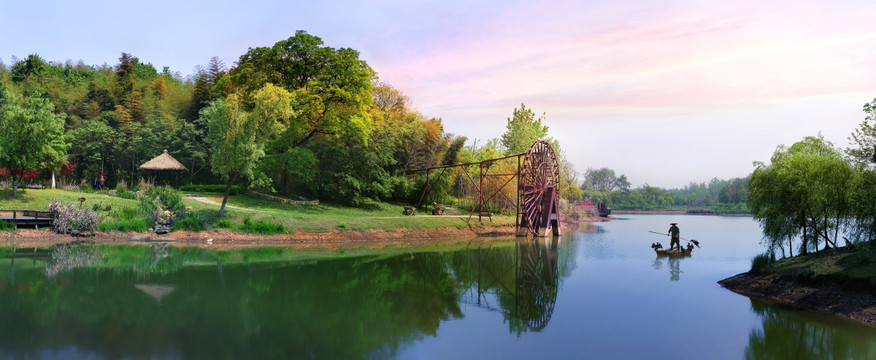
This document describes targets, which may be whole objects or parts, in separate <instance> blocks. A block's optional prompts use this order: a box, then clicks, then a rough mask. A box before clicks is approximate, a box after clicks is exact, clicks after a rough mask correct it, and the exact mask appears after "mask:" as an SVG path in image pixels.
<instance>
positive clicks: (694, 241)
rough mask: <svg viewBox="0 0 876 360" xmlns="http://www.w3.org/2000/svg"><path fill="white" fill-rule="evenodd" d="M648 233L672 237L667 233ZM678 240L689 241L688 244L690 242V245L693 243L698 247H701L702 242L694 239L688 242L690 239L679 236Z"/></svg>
mask: <svg viewBox="0 0 876 360" xmlns="http://www.w3.org/2000/svg"><path fill="white" fill-rule="evenodd" d="M648 232H649V233H654V234H657V235H663V236H671V235H669V234H667V233H662V232H656V231H651V230H648ZM678 238H679V239H681V240H684V241H687V242H689V243H693V244H694V245H696V246H697V247H700V242H699V241H697V240H694V239H690V240H688V239H685V238H683V237H681V236H679V237H678Z"/></svg>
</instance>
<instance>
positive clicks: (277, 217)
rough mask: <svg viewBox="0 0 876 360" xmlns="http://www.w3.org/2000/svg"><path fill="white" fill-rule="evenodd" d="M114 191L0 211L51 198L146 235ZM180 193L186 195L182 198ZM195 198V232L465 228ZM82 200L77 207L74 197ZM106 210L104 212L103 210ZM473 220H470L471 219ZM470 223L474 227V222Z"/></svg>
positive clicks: (397, 215)
mask: <svg viewBox="0 0 876 360" xmlns="http://www.w3.org/2000/svg"><path fill="white" fill-rule="evenodd" d="M115 194H116V193H115V191H100V192H81V191H66V190H60V189H41V190H35V189H26V190H23V191H21V192H20V194H19V195H16V196H12V192H11V191H10V190H0V209H27V210H46V209H47V208H48V206H49V204H50V203H51V202H52V200H55V199H57V200H59V201H61V202H63V203H66V204H76V206H80V207H81V208H84V209H94V210H95V211H96V212H98V214H100V215H101V217H102V223H101V229H100V230H101V231H104V232H107V231H141V232H142V231H147V230H148V227H149V226H151V221H143V219H145V218H146V217H147V216H148V214H146V213H145V212H144V211H141V210H139V209H141V207H142V205H141V203H140V201H138V200H136V199H126V198H121V197H119V196H114V195H115ZM184 195H186V194H184ZM188 195H193V196H198V197H201V200H206V202H205V201H199V200H198V199H194V198H189V197H187V196H183V197H182V202H183V204H184V205H185V207H186V208H187V214H188V218H187V219H183V220H182V221H188V222H191V223H189V224H187V225H186V227H185V229H189V230H194V231H199V230H210V229H218V228H223V229H230V230H233V231H240V232H246V233H255V234H284V233H294V232H296V231H301V232H308V233H321V232H329V231H335V230H338V231H342V232H343V231H365V230H370V229H380V230H393V229H399V228H401V229H440V228H457V229H463V228H467V227H469V226H470V223H469V221H467V214H464V215H466V216H463V217H459V216H431V215H416V216H405V215H403V214H402V212H403V209H404V206H403V205H400V204H388V203H377V202H374V203H369V204H367V205H365V206H363V207H359V208H354V207H346V206H339V205H330V204H319V205H293V204H285V203H279V202H273V201H268V200H264V199H259V198H255V197H251V196H249V195H235V196H231V197H229V199H228V203H227V209H226V214H225V216H224V217H222V218H219V216H218V210H219V205H218V203H221V201H222V198H221V195H219V194H210V193H206V194H205V193H189V194H188ZM80 198H84V199H85V201H84V202H82V203H80V202H79V199H80ZM107 209H109V210H107ZM474 219H476V217H475V218H474ZM473 224H477V221H476V220H474V222H473ZM482 224H484V225H490V226H512V225H513V224H514V217H512V216H506V215H495V216H493V218H492V221H490V220H486V219H485V221H484V222H483V223H482Z"/></svg>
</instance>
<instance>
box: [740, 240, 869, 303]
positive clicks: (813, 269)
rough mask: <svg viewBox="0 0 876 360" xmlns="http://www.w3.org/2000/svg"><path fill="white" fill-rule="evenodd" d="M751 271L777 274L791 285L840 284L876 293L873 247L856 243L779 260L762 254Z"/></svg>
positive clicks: (754, 262) (754, 261)
mask: <svg viewBox="0 0 876 360" xmlns="http://www.w3.org/2000/svg"><path fill="white" fill-rule="evenodd" d="M751 272H752V273H755V274H764V275H766V274H777V275H780V276H781V277H782V278H784V279H785V280H786V281H790V282H794V283H805V284H814V285H822V284H829V285H833V284H840V285H847V286H851V287H855V288H861V289H862V290H870V291H873V292H874V293H876V246H874V244H872V243H858V244H856V245H853V246H846V247H841V248H838V249H827V250H822V251H819V252H817V253H813V254H806V255H799V256H795V257H791V258H786V259H781V260H778V261H770V260H769V258H768V257H767V256H766V255H761V256H759V257H758V258H755V259H754V260H753V262H752V271H751Z"/></svg>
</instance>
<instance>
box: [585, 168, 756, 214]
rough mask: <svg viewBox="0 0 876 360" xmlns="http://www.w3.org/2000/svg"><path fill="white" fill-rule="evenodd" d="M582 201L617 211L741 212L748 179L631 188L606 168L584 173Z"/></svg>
mask: <svg viewBox="0 0 876 360" xmlns="http://www.w3.org/2000/svg"><path fill="white" fill-rule="evenodd" d="M581 189H582V195H583V200H585V201H590V202H594V203H597V202H605V203H606V204H607V205H608V206H609V207H611V208H613V209H621V210H671V209H676V210H684V209H691V208H697V209H713V210H716V211H720V212H733V213H738V212H745V211H746V206H745V203H746V201H747V199H748V177H744V178H733V179H729V180H722V179H718V178H713V179H712V180H711V181H709V183H708V184H706V183H695V182H691V183H690V184H688V185H687V186H685V187H683V188H680V189H663V188H659V187H655V186H651V185H648V184H645V185H642V186H640V187H638V188H635V189H631V185H630V182H629V180H628V179H627V177H626V175H617V174H616V173H615V171H614V170H611V169H609V168H601V169H592V168H588V169H587V170H586V171H585V172H584V181H583V183H582V184H581Z"/></svg>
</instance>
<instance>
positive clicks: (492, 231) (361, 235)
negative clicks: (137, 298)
mask: <svg viewBox="0 0 876 360" xmlns="http://www.w3.org/2000/svg"><path fill="white" fill-rule="evenodd" d="M502 236H506V237H507V236H514V227H513V226H472V227H469V228H464V229H457V228H442V229H395V230H393V231H386V230H366V231H338V230H335V231H330V232H325V233H305V232H297V231H296V232H294V233H291V234H282V235H258V234H248V233H240V232H235V231H231V230H224V229H219V230H210V231H200V232H191V231H174V232H171V233H168V234H163V235H156V234H152V233H119V232H110V233H98V234H95V235H94V236H84V237H72V236H70V235H62V234H56V233H54V232H52V231H50V230H33V229H19V230H18V231H16V232H2V233H0V245H2V246H16V247H41V248H45V247H49V246H52V245H56V244H63V243H68V242H73V241H88V242H94V243H97V244H107V245H111V244H136V243H146V242H166V243H170V244H171V245H179V246H213V247H216V246H220V245H226V246H222V247H227V246H231V247H250V246H288V245H299V244H309V245H319V246H322V247H329V248H330V247H335V246H336V245H337V244H350V243H357V242H387V241H408V240H420V241H423V240H430V239H450V238H474V237H502Z"/></svg>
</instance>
